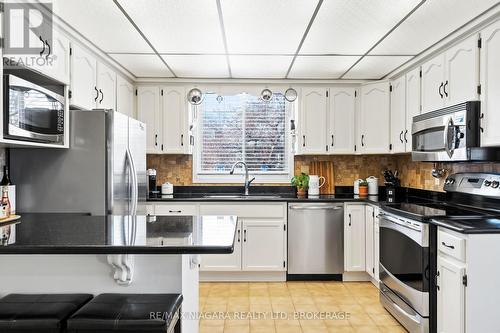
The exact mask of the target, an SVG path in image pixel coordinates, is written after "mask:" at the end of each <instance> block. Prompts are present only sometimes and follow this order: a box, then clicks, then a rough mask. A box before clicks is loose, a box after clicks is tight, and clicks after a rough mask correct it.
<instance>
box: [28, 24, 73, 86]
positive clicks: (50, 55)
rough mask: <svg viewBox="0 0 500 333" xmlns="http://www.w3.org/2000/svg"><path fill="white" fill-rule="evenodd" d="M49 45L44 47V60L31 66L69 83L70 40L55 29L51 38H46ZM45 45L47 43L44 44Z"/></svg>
mask: <svg viewBox="0 0 500 333" xmlns="http://www.w3.org/2000/svg"><path fill="white" fill-rule="evenodd" d="M47 42H48V44H49V45H50V48H49V47H46V49H45V52H44V56H45V57H46V62H44V63H40V64H38V62H37V63H36V64H35V65H34V66H33V69H36V70H38V71H40V72H42V73H43V74H45V75H47V76H50V77H51V78H53V79H55V80H57V81H59V82H62V83H65V84H69V83H70V54H69V52H70V51H69V49H70V40H69V38H67V37H66V36H65V35H64V34H62V33H61V32H59V31H57V30H55V29H54V30H53V33H52V40H50V41H49V40H47ZM46 45H47V44H46Z"/></svg>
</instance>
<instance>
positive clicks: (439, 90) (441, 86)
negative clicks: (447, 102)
mask: <svg viewBox="0 0 500 333" xmlns="http://www.w3.org/2000/svg"><path fill="white" fill-rule="evenodd" d="M443 85H444V83H443V82H441V85H440V86H439V89H438V92H439V96H441V98H443V93H442V92H441V88H443Z"/></svg>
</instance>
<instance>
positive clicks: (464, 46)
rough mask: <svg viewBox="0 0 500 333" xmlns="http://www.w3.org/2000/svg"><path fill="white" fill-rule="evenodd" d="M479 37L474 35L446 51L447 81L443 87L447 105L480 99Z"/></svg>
mask: <svg viewBox="0 0 500 333" xmlns="http://www.w3.org/2000/svg"><path fill="white" fill-rule="evenodd" d="M478 40H479V36H478V35H477V34H474V35H472V36H470V37H468V38H467V39H465V40H464V41H462V42H461V43H459V44H457V45H455V46H453V47H452V48H450V49H449V50H448V51H446V81H445V83H444V86H443V92H444V94H445V103H446V105H455V104H460V103H463V102H467V101H473V100H477V99H478V94H477V86H478V85H479V47H478Z"/></svg>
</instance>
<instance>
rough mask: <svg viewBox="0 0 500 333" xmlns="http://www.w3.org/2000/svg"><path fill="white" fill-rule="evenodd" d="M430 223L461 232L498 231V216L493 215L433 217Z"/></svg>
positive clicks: (484, 232)
mask: <svg viewBox="0 0 500 333" xmlns="http://www.w3.org/2000/svg"><path fill="white" fill-rule="evenodd" d="M430 223H432V224H434V225H437V226H439V227H443V228H447V229H450V230H453V231H457V232H460V233H462V234H497V233H500V218H499V217H494V216H483V217H479V216H478V217H469V218H466V217H464V218H453V219H452V218H435V219H432V220H431V221H430Z"/></svg>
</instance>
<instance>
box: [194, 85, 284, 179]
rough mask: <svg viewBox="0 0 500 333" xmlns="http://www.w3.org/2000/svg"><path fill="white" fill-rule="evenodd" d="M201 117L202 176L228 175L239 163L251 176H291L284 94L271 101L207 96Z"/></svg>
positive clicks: (253, 97) (241, 95) (255, 98)
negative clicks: (239, 162) (281, 174)
mask: <svg viewBox="0 0 500 333" xmlns="http://www.w3.org/2000/svg"><path fill="white" fill-rule="evenodd" d="M218 97H219V98H218ZM200 118H201V119H200V120H201V121H200V123H199V126H200V147H199V149H201V151H200V164H199V170H198V172H199V173H206V174H211V173H228V172H229V171H230V170H231V166H232V165H233V164H234V163H235V162H238V161H244V162H246V163H247V166H248V170H249V171H251V172H252V173H262V174H266V173H269V174H270V173H288V165H287V164H288V155H287V154H288V151H287V149H286V135H285V134H286V133H285V122H286V110H285V98H284V96H283V95H282V94H274V95H273V98H272V99H271V100H270V101H269V102H265V101H263V100H261V99H260V98H259V96H252V95H249V94H237V95H226V96H218V95H217V94H206V95H205V99H204V101H203V104H202V107H201V114H200Z"/></svg>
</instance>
